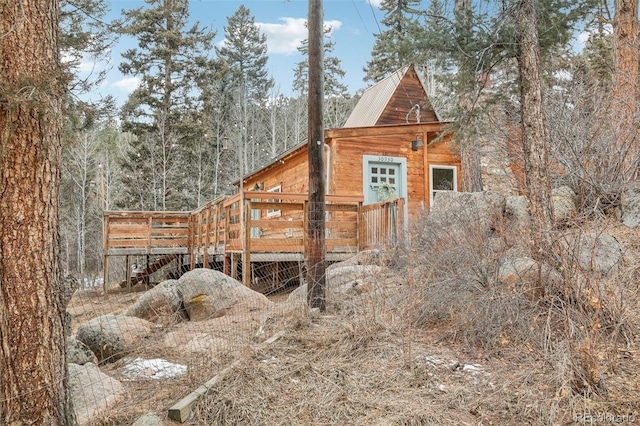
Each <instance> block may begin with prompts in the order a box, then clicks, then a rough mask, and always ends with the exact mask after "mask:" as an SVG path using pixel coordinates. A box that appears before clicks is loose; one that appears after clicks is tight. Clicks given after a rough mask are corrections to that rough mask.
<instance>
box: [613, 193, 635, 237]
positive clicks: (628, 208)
mask: <svg viewBox="0 0 640 426" xmlns="http://www.w3.org/2000/svg"><path fill="white" fill-rule="evenodd" d="M617 215H618V217H619V218H620V220H621V221H622V223H623V224H624V225H625V226H628V227H629V228H637V227H638V226H640V189H635V190H628V191H625V192H623V193H622V196H621V197H620V206H619V207H618V211H617Z"/></svg>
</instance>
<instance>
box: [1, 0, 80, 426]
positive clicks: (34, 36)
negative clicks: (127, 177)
mask: <svg viewBox="0 0 640 426" xmlns="http://www.w3.org/2000/svg"><path fill="white" fill-rule="evenodd" d="M0 10H1V13H0V34H2V36H0V99H1V101H0V129H2V132H1V135H0V247H2V256H0V288H2V297H0V376H1V377H2V379H1V380H0V419H2V420H1V421H2V423H3V424H6V425H52V426H56V425H73V424H75V415H74V411H73V408H72V405H71V392H70V389H69V375H68V367H67V355H66V350H65V346H66V340H67V337H66V333H65V326H64V312H65V306H66V302H67V299H66V297H65V292H64V283H63V281H62V279H61V276H60V275H61V274H60V272H61V271H60V257H59V256H60V238H59V233H58V224H59V215H60V210H59V196H60V193H59V190H60V188H59V183H60V163H61V148H62V141H61V133H62V96H63V94H64V93H65V91H66V89H67V88H66V83H65V82H66V79H65V72H64V67H63V65H62V64H61V61H60V53H59V52H60V50H59V49H60V46H59V38H58V22H59V13H60V10H59V4H58V1H57V0H37V1H36V0H23V1H19V2H17V1H3V2H1V4H0ZM34 252H37V261H34Z"/></svg>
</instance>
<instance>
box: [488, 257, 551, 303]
mask: <svg viewBox="0 0 640 426" xmlns="http://www.w3.org/2000/svg"><path fill="white" fill-rule="evenodd" d="M498 280H499V281H500V282H501V283H502V284H505V285H507V286H514V287H517V288H520V289H521V290H522V292H523V294H524V295H525V297H526V298H527V299H529V300H531V301H534V300H536V299H539V298H540V297H542V296H543V295H544V293H545V291H548V290H549V289H558V288H561V285H562V275H561V274H560V272H558V271H556V270H555V269H553V268H552V267H550V266H548V265H546V264H544V263H543V264H540V263H538V262H537V261H535V260H533V259H531V258H529V257H516V258H505V259H503V260H502V262H501V264H500V268H499V269H498Z"/></svg>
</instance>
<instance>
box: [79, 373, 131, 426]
mask: <svg viewBox="0 0 640 426" xmlns="http://www.w3.org/2000/svg"><path fill="white" fill-rule="evenodd" d="M69 385H70V388H71V399H72V401H73V409H74V411H75V413H76V418H77V420H78V424H79V425H81V426H82V425H88V424H92V423H94V422H95V420H96V417H97V416H99V415H101V414H102V413H104V412H105V411H106V410H108V409H109V408H110V407H112V406H113V405H114V404H116V403H117V402H118V401H120V400H121V399H122V398H123V397H124V395H125V389H124V387H123V386H122V384H121V383H120V382H119V381H117V380H116V379H114V378H112V377H109V376H107V375H106V374H104V373H102V372H101V371H100V369H99V368H98V367H97V366H96V365H95V364H92V363H87V364H85V365H77V364H69Z"/></svg>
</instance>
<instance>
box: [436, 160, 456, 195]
mask: <svg viewBox="0 0 640 426" xmlns="http://www.w3.org/2000/svg"><path fill="white" fill-rule="evenodd" d="M434 169H444V170H453V190H449V189H433V170H434ZM438 192H458V167H457V166H450V165H445V164H429V201H430V202H431V203H433V199H434V197H435V194H436V193H438Z"/></svg>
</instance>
